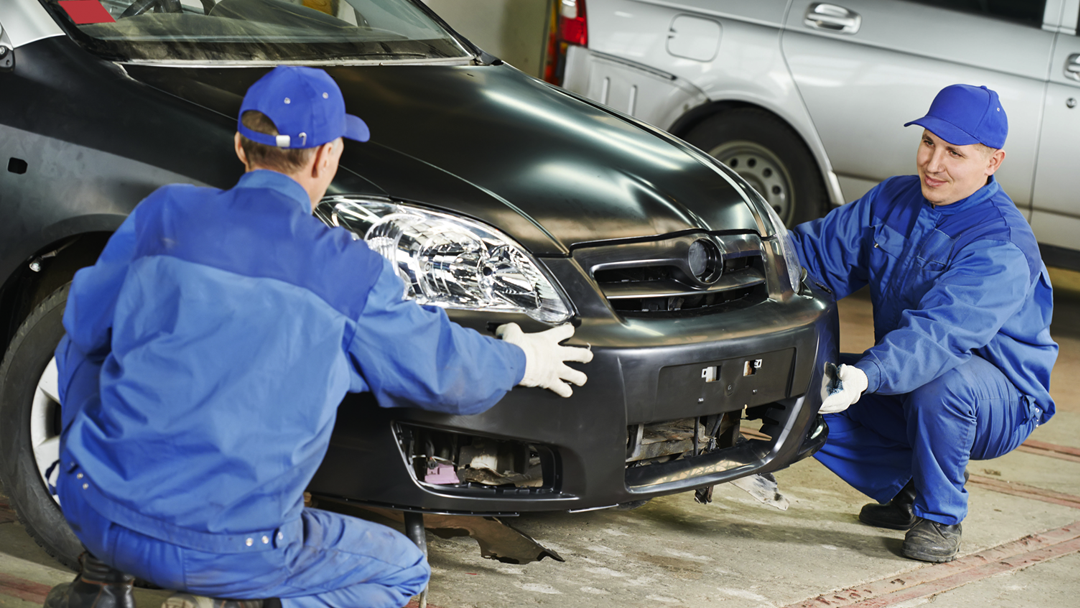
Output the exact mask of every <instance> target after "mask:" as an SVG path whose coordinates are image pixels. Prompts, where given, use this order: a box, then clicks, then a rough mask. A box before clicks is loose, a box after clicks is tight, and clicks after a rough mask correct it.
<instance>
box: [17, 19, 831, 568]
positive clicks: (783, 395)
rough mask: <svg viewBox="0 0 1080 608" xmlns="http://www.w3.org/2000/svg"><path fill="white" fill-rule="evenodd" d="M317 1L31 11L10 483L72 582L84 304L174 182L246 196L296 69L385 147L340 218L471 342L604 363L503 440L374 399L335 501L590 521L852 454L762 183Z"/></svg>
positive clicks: (439, 43)
mask: <svg viewBox="0 0 1080 608" xmlns="http://www.w3.org/2000/svg"><path fill="white" fill-rule="evenodd" d="M307 4H309V5H311V6H319V7H322V9H323V10H317V9H312V8H308V7H306V6H304V4H302V3H301V2H300V0H297V1H296V2H288V1H284V0H221V1H219V2H215V1H214V0H136V1H135V2H132V3H128V2H127V1H126V0H124V1H122V2H114V1H112V0H100V1H99V0H77V1H70V2H68V1H54V0H8V1H7V2H5V3H4V5H3V9H2V10H3V13H0V26H2V28H3V30H2V36H0V46H2V53H0V70H2V71H0V153H2V157H0V162H2V163H3V164H6V167H7V170H6V171H2V170H0V205H2V207H0V208H2V212H3V221H2V223H0V281H2V285H3V287H2V290H0V315H2V316H0V320H2V339H3V345H4V346H5V348H6V354H5V356H4V359H3V364H2V366H0V391H2V392H0V480H2V482H3V485H4V493H5V494H7V496H8V497H9V499H10V501H11V503H12V505H13V506H14V507H15V509H16V511H17V512H18V514H19V516H20V518H21V520H22V521H23V523H24V524H25V525H26V528H27V529H28V530H29V531H30V532H31V534H33V535H34V537H35V538H37V539H38V540H39V541H40V542H41V543H42V544H43V546H45V548H46V549H48V550H49V551H50V552H52V553H53V554H55V555H57V556H58V557H60V558H61V559H62V560H64V561H66V562H67V563H71V562H72V561H73V557H74V556H75V555H76V554H77V553H78V551H79V545H78V543H77V541H76V540H75V539H74V537H73V536H72V535H71V533H70V531H68V530H67V527H66V525H64V522H63V519H62V516H61V514H60V511H59V509H58V508H57V505H56V503H55V502H54V499H53V498H52V497H51V496H50V495H49V493H48V491H47V484H46V479H47V477H48V475H49V473H50V472H49V470H48V468H49V465H50V464H51V463H52V462H53V461H54V460H55V458H56V454H57V445H58V437H59V428H58V421H59V415H58V411H59V407H60V406H59V403H58V402H57V399H56V394H57V391H56V379H55V378H56V374H55V368H54V367H53V366H52V364H51V361H52V351H53V349H54V348H55V345H56V343H57V342H58V340H59V339H60V337H61V335H62V332H63V327H62V325H61V322H60V319H61V315H62V311H63V307H64V301H65V296H66V286H67V284H68V283H69V281H70V280H71V278H72V276H73V274H74V272H75V271H76V270H77V269H79V268H80V267H83V266H87V265H90V264H92V263H93V262H94V261H95V259H96V257H97V255H98V253H99V252H100V251H101V249H102V247H103V246H104V244H105V242H106V240H107V239H108V238H109V235H110V233H111V232H112V231H113V230H115V229H116V228H117V227H118V226H119V225H120V223H121V222H122V221H123V219H124V217H125V216H126V215H127V213H128V212H129V211H130V210H131V209H132V208H133V207H134V206H135V205H136V204H137V203H138V202H139V201H140V200H141V199H142V198H143V197H145V196H146V195H148V194H149V193H150V192H151V191H153V190H154V189H155V188H157V187H158V186H160V185H162V184H166V183H171V182H188V183H193V184H198V185H208V186H214V187H218V188H228V187H231V186H232V185H233V184H234V183H235V182H236V180H237V179H238V178H239V176H240V174H241V173H242V171H243V167H242V166H241V164H240V163H239V162H238V161H237V159H236V158H235V155H234V153H233V144H232V138H233V134H234V132H235V128H236V114H237V111H238V110H239V106H240V101H241V98H242V96H243V94H244V92H245V91H246V89H247V87H248V86H249V85H250V84H251V83H253V82H254V81H255V80H256V79H257V78H259V77H260V76H261V75H263V74H264V73H266V71H267V70H268V69H269V68H270V66H272V65H275V64H279V63H297V64H305V65H312V66H320V67H324V68H325V69H326V70H327V71H328V72H329V73H330V74H331V75H332V76H333V77H334V78H335V79H336V80H337V82H338V83H339V84H340V86H341V89H342V91H343V93H344V94H345V99H346V103H347V106H348V110H349V112H351V113H353V114H357V115H359V116H360V117H362V118H363V119H364V120H365V121H366V122H367V124H368V125H369V126H370V127H371V132H372V139H371V141H370V142H369V143H366V144H348V145H347V146H346V148H345V153H344V156H343V157H342V159H341V168H340V170H339V172H338V175H337V178H336V179H335V181H334V182H333V184H332V185H331V187H330V191H329V193H328V195H327V197H326V199H325V200H324V201H323V202H322V203H321V204H320V206H319V207H318V209H317V210H316V215H318V217H320V218H321V219H322V220H323V221H325V222H326V223H328V224H330V225H333V226H341V227H343V228H344V229H347V230H350V231H352V232H353V233H354V235H355V237H356V238H364V239H367V240H368V242H369V243H370V244H371V246H372V247H373V248H374V249H376V250H377V251H379V252H380V253H382V254H383V255H386V256H387V257H388V258H390V259H391V260H392V261H394V262H395V264H396V266H397V268H398V269H399V272H400V274H401V276H402V278H403V279H404V280H405V284H406V286H407V294H406V295H407V296H408V297H412V298H416V299H417V300H418V301H420V302H422V303H425V304H429V305H435V306H442V307H445V308H446V309H447V310H448V312H449V314H450V315H451V317H453V319H454V320H456V321H457V322H459V323H461V324H463V325H465V326H468V327H472V328H474V329H476V330H478V331H481V332H492V331H493V328H494V327H495V326H497V325H499V324H502V323H506V322H510V321H513V322H517V323H519V324H520V325H521V326H522V327H523V328H524V329H525V330H526V331H536V330H540V329H543V328H544V327H545V326H551V325H554V324H559V323H563V322H572V323H573V324H574V325H575V326H576V327H577V333H576V335H575V337H574V338H573V340H572V343H573V344H575V345H581V346H585V345H588V346H589V347H591V348H592V350H593V352H594V353H595V359H594V361H593V362H592V363H590V364H589V365H588V366H587V367H585V368H584V370H585V371H586V372H587V373H588V376H589V382H588V384H586V385H585V386H584V387H581V388H578V389H575V392H574V395H573V397H572V398H570V399H561V398H559V397H557V396H556V395H554V394H553V393H551V392H550V391H545V390H541V389H523V388H518V389H515V390H513V391H511V392H510V393H509V394H508V395H507V396H506V397H505V398H504V399H503V400H502V401H501V402H500V403H498V404H497V405H496V406H495V407H493V408H492V409H491V410H489V411H487V412H485V413H483V414H480V415H476V416H448V415H440V414H434V413H430V412H424V411H421V410H411V409H381V408H379V407H378V406H377V405H376V404H375V403H374V402H373V399H372V398H371V396H370V395H367V394H358V395H350V396H349V397H348V398H347V399H346V402H345V403H343V405H342V407H341V408H340V410H339V414H338V419H337V423H336V428H335V432H334V436H333V440H332V444H331V446H330V449H329V453H328V454H327V456H326V459H325V461H324V463H323V465H322V467H321V469H320V470H319V472H318V474H317V475H316V477H315V479H314V480H313V481H312V482H311V485H310V491H311V492H312V493H313V494H314V495H315V496H317V497H323V498H325V499H328V500H336V501H346V502H357V503H362V504H366V505H376V506H382V507H390V508H395V509H408V510H419V511H422V512H427V513H449V514H491V515H493V514H500V515H513V514H519V513H522V512H529V511H541V510H546V511H550V510H561V511H579V510H588V509H597V508H604V507H610V506H614V505H620V504H626V503H636V502H639V501H642V500H644V499H648V498H650V497H654V496H660V495H664V494H671V493H674V492H683V491H688V490H695V489H699V488H706V487H708V486H710V485H713V484H716V483H719V482H725V481H730V480H732V479H735V478H738V477H741V476H745V475H749V474H753V473H759V472H766V471H771V470H776V469H778V468H781V467H784V466H787V465H788V464H790V463H792V462H794V461H796V460H798V459H800V458H804V457H806V456H808V455H810V454H812V453H813V452H814V450H816V449H817V448H818V447H820V446H821V445H822V444H823V443H824V441H825V438H826V435H827V429H826V426H825V424H824V423H823V421H822V419H821V417H820V416H818V414H817V410H818V407H819V405H820V402H821V398H822V394H823V392H824V391H825V390H827V387H828V386H829V383H830V382H831V381H832V379H831V376H830V374H829V373H828V372H827V371H826V370H827V369H828V368H829V367H830V364H831V363H833V362H835V360H836V351H837V343H836V332H837V324H836V310H835V305H834V304H833V302H832V299H831V298H830V297H829V296H828V294H826V293H823V291H822V290H821V288H820V287H817V286H815V285H813V284H812V283H811V282H809V281H807V280H806V277H805V274H804V273H803V271H802V269H801V267H800V266H799V264H798V259H797V258H796V257H795V255H794V251H793V249H792V247H791V242H790V240H789V237H788V235H787V231H786V229H785V228H784V226H783V225H782V224H781V223H780V221H779V219H778V218H777V216H776V214H775V212H774V210H773V209H771V208H770V207H769V206H768V204H766V203H765V201H764V200H763V199H762V197H761V196H759V195H758V194H757V193H756V192H754V191H753V190H752V189H751V188H750V187H749V186H747V185H746V183H745V182H744V181H743V180H742V179H740V178H739V177H738V176H737V175H736V174H735V173H734V172H732V171H730V170H729V169H727V168H726V167H724V166H723V165H721V164H719V163H718V162H717V161H715V160H714V159H713V158H711V157H709V156H708V155H706V154H704V153H702V152H701V151H699V150H697V149H695V148H693V147H691V146H689V145H687V144H686V143H684V142H682V141H679V140H678V139H675V138H673V137H671V136H670V135H667V134H665V133H663V132H661V131H659V130H657V129H654V128H653V127H650V126H649V125H646V124H644V123H641V122H638V121H636V120H634V119H633V118H630V117H627V116H624V115H622V114H619V113H618V112H615V111H613V110H611V109H610V108H606V107H604V106H601V105H598V104H596V103H594V102H591V101H589V100H587V99H584V98H581V97H578V96H576V95H573V94H571V93H568V92H566V91H564V90H561V89H559V88H556V87H554V86H552V85H549V84H546V83H544V82H541V81H539V80H537V79H534V78H531V77H529V76H526V75H524V74H522V73H521V72H519V71H518V70H516V69H514V68H513V67H512V66H509V65H506V64H504V63H503V62H501V61H500V60H498V59H496V58H494V57H491V56H489V55H487V54H485V53H484V52H482V51H481V50H480V49H477V48H476V47H474V46H473V45H472V44H471V43H469V42H468V41H467V40H465V39H463V38H462V37H460V36H459V35H457V34H456V33H454V32H453V31H452V30H451V29H450V28H449V27H447V26H446V24H445V23H444V22H442V21H441V20H440V19H439V18H438V17H437V16H436V15H434V14H433V13H432V12H431V11H430V10H429V9H428V8H426V7H425V6H424V5H423V4H422V3H421V2H418V1H410V0H340V1H339V0H326V1H320V2H308V3H307ZM3 164H0V168H2V167H3ZM313 271H316V269H313ZM340 280H343V281H347V280H349V277H347V276H343V277H340ZM748 421H752V422H748ZM750 427H752V428H754V429H755V432H752V433H751V432H747V431H745V429H746V428H750ZM740 429H744V432H742V433H741V432H740ZM747 437H750V438H749V439H748V438H747Z"/></svg>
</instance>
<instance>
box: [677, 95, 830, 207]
mask: <svg viewBox="0 0 1080 608" xmlns="http://www.w3.org/2000/svg"><path fill="white" fill-rule="evenodd" d="M684 139H686V141H688V142H690V143H692V144H694V145H695V146H697V147H698V148H701V149H702V150H704V151H705V152H707V153H708V154H710V155H711V156H713V157H715V158H716V159H717V160H719V161H720V162H722V163H724V164H725V165H727V166H728V167H730V168H731V169H732V170H733V171H735V172H736V173H738V174H739V175H740V176H742V178H743V179H745V180H746V181H747V182H749V183H750V185H751V186H752V187H753V188H754V189H755V190H757V191H758V193H759V194H761V195H762V196H763V197H764V198H765V200H766V201H768V202H769V204H770V205H772V207H773V209H774V210H776V213H777V215H779V216H780V219H781V220H783V222H784V224H785V225H787V226H788V227H792V226H795V225H796V224H800V223H802V222H805V221H808V220H812V219H816V218H818V217H821V216H822V215H824V214H825V212H826V211H827V210H828V208H829V204H828V203H829V199H828V193H827V192H826V191H825V184H824V182H823V181H822V178H821V171H820V170H819V169H818V166H817V163H816V162H815V161H814V157H813V156H812V155H811V154H810V150H809V149H808V148H807V147H806V144H805V143H803V141H802V139H801V138H800V137H799V136H798V134H797V133H795V131H794V130H792V129H791V127H789V126H788V125H787V124H786V123H784V122H783V121H782V120H780V119H779V118H777V117H776V116H774V115H773V114H771V113H769V112H766V111H765V110H760V109H757V108H737V109H733V110H726V111H723V112H721V113H719V114H714V115H713V116H710V117H709V118H707V119H705V120H703V121H702V122H700V123H698V124H697V125H695V126H694V127H693V128H692V129H691V130H690V131H689V132H688V133H687V134H686V135H685V136H684Z"/></svg>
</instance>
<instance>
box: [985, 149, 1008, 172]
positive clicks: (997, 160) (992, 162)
mask: <svg viewBox="0 0 1080 608" xmlns="http://www.w3.org/2000/svg"><path fill="white" fill-rule="evenodd" d="M1004 161H1005V150H994V152H993V154H991V155H990V156H989V158H987V164H986V176H987V177H990V176H991V175H993V174H994V172H996V171H997V170H998V169H1000V168H1001V163H1002V162H1004Z"/></svg>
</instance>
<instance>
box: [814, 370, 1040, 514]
mask: <svg viewBox="0 0 1080 608" xmlns="http://www.w3.org/2000/svg"><path fill="white" fill-rule="evenodd" d="M840 359H841V361H842V362H844V363H848V364H849V365H850V364H853V363H854V362H855V361H857V360H858V359H859V356H858V355H848V354H844V355H841V356H840ZM825 420H826V421H827V422H828V424H829V440H828V441H827V442H826V443H825V446H824V447H822V448H821V450H820V451H818V453H817V454H816V458H817V459H818V460H819V461H820V462H821V463H822V464H824V465H825V466H826V467H828V468H829V469H830V470H831V471H833V472H834V473H836V474H837V475H839V476H840V478H842V479H843V480H844V481H846V482H848V483H849V484H851V485H852V486H853V487H854V488H855V489H857V490H859V491H861V492H863V493H864V494H866V495H867V496H869V497H870V498H873V499H874V500H876V501H878V502H880V503H885V502H888V501H889V500H891V499H892V498H893V497H894V496H896V494H897V493H899V491H900V490H901V489H902V488H903V487H904V485H905V484H907V482H908V481H909V480H913V481H914V485H915V493H916V497H915V514H916V515H918V516H919V517H922V518H924V519H929V520H933V521H936V522H939V523H943V524H949V525H951V524H956V523H960V521H961V520H963V519H964V517H965V516H966V515H967V499H968V495H967V491H966V490H965V489H964V469H965V468H966V467H967V464H968V461H969V460H986V459H990V458H996V457H998V456H1001V455H1003V454H1006V453H1008V452H1010V451H1011V450H1013V449H1014V448H1015V447H1016V446H1018V445H1020V444H1021V443H1023V441H1024V440H1025V439H1027V437H1028V435H1030V434H1031V431H1033V430H1034V429H1035V427H1036V426H1038V417H1037V413H1036V411H1035V405H1034V404H1033V403H1031V400H1030V399H1028V398H1026V397H1024V396H1023V395H1021V394H1020V393H1019V392H1018V391H1017V390H1016V387H1014V386H1013V385H1012V383H1011V382H1009V381H1008V379H1006V378H1005V375H1004V374H1002V373H1001V371H1000V370H998V368H996V367H994V366H993V365H992V364H990V363H989V362H987V361H986V360H985V359H981V358H979V357H975V356H973V357H972V358H971V359H969V360H968V361H967V362H966V363H964V364H962V365H960V366H959V367H957V368H955V369H953V370H951V371H949V372H946V373H945V374H943V375H942V376H941V377H939V378H938V379H937V380H934V381H932V382H930V383H928V384H926V385H924V386H922V387H920V388H918V389H916V390H915V391H913V392H911V393H908V394H906V395H878V394H865V395H863V396H862V398H861V399H859V402H858V403H856V404H854V405H852V406H851V407H850V408H848V409H847V410H846V411H843V412H840V413H838V414H826V415H825Z"/></svg>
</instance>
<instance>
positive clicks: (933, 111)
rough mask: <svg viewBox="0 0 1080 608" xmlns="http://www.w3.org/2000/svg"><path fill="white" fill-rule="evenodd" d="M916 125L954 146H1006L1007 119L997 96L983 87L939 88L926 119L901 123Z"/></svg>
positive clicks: (951, 86) (958, 85)
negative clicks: (977, 144) (976, 144)
mask: <svg viewBox="0 0 1080 608" xmlns="http://www.w3.org/2000/svg"><path fill="white" fill-rule="evenodd" d="M908 125H919V126H921V127H924V128H926V129H927V130H929V131H930V132H931V133H933V134H934V135H937V136H938V137H940V138H941V139H944V140H945V141H947V142H949V143H950V144H953V145H956V146H967V145H970V144H974V143H980V144H983V145H986V146H989V147H991V148H1003V147H1005V137H1006V136H1007V135H1008V134H1009V120H1008V118H1006V117H1005V110H1004V108H1002V107H1001V100H1000V99H998V94H997V93H995V92H994V91H992V90H990V89H988V88H986V87H984V86H983V87H975V86H971V85H969V84H953V85H949V86H947V87H945V88H944V89H941V92H939V93H938V94H937V97H935V98H934V102H933V103H931V104H930V111H929V112H927V113H926V116H923V117H922V118H919V119H916V120H913V121H911V122H909V123H904V126H905V127H906V126H908Z"/></svg>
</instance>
